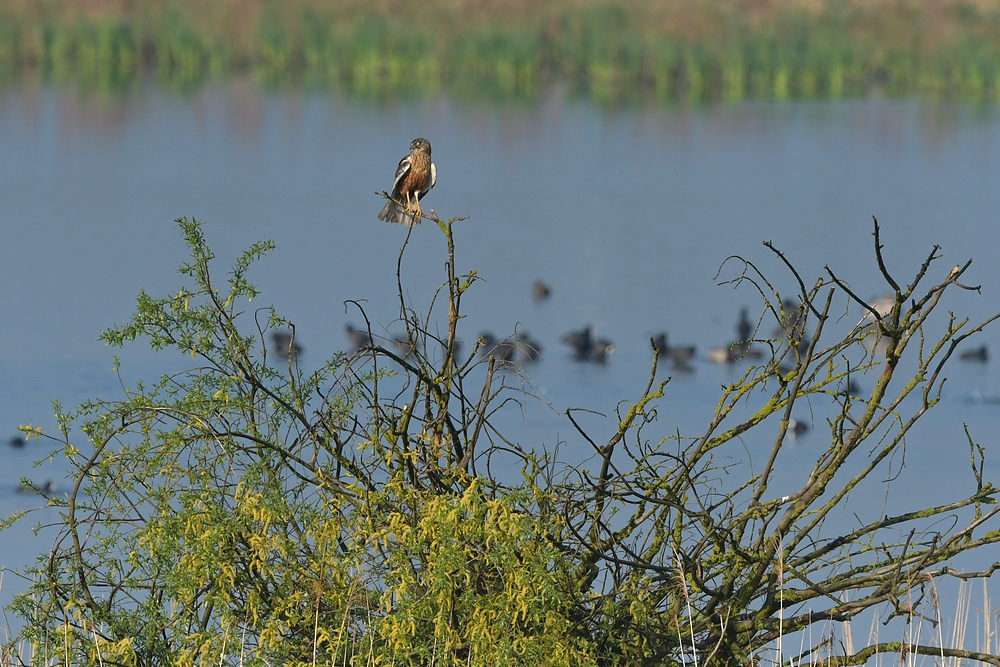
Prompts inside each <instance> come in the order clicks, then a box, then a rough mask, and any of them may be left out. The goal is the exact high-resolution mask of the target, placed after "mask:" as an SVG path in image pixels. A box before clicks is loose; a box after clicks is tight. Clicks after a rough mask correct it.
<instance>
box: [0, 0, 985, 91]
mask: <svg viewBox="0 0 1000 667" xmlns="http://www.w3.org/2000/svg"><path fill="white" fill-rule="evenodd" d="M106 4H107V6H106V7H104V6H103V5H102V3H101V2H93V3H88V4H87V5H86V6H87V7H90V8H91V9H90V10H89V11H83V10H82V9H80V8H79V7H77V9H76V10H74V9H73V8H72V7H73V6H75V5H76V3H73V4H72V5H69V3H41V4H32V3H28V2H12V3H9V4H8V5H7V6H6V7H5V8H4V9H3V10H2V11H0V75H3V76H5V77H8V78H9V77H12V76H17V75H18V74H19V73H20V72H23V71H24V70H25V69H29V68H30V69H37V70H40V71H41V73H42V76H43V77H44V78H45V79H46V80H48V81H55V82H60V81H65V80H66V79H68V78H69V77H70V76H73V77H78V78H80V79H81V80H83V81H84V82H86V83H89V84H92V85H97V86H101V87H106V88H109V89H115V88H116V87H122V86H124V85H127V83H128V82H129V81H130V80H132V79H134V78H136V77H137V76H139V75H141V74H143V73H146V72H153V73H155V76H156V77H157V78H158V79H159V80H160V81H161V82H163V83H165V84H167V85H172V86H178V87H186V86H190V85H193V84H197V83H198V82H201V81H204V80H205V79H208V78H210V77H219V76H227V75H230V74H233V73H237V72H246V71H252V72H254V73H257V74H259V75H260V77H261V78H262V79H263V80H265V81H270V82H274V83H275V84H282V83H287V82H305V83H307V84H309V85H316V86H322V87H337V88H343V89H347V90H354V91H358V92H371V93H379V94H381V93H389V94H394V93H405V92H407V91H412V90H418V89H419V90H423V89H426V88H431V89H437V88H441V87H449V88H451V87H457V88H462V87H465V88H468V87H470V86H471V87H472V88H478V89H489V90H491V91H492V92H494V93H495V94H499V95H501V96H519V95H532V94H534V92H535V91H536V90H537V89H538V86H539V85H540V83H543V82H544V81H545V80H547V79H549V78H552V77H559V78H563V79H567V80H569V81H570V82H572V83H573V84H575V85H577V86H578V87H579V88H580V89H581V90H584V91H586V92H587V93H588V94H590V95H592V96H594V97H595V98H598V99H603V100H609V101H613V100H616V99H620V98H622V97H624V96H628V95H634V94H652V95H655V96H658V97H671V98H687V99H694V100H700V99H706V98H720V99H741V98H746V97H754V98H777V99H783V98H790V97H805V98H810V97H821V98H838V97H842V96H849V95H859V94H864V93H866V92H868V91H870V90H871V89H872V88H874V87H877V88H880V89H883V90H885V91H886V92H889V93H891V94H904V93H920V94H927V95H935V96H942V95H955V96H963V97H969V98H989V97H994V96H996V95H997V94H998V93H1000V68H998V65H997V63H998V62H1000V2H995V1H989V2H987V1H981V2H978V3H976V4H970V3H966V2H959V1H958V0H949V1H947V2H942V3H927V4H926V5H910V4H908V3H905V2H904V1H903V0H896V2H885V3H878V5H877V7H869V6H868V5H867V4H865V3H856V4H850V3H843V2H832V1H830V2H824V3H820V4H819V5H818V8H815V9H811V10H806V9H802V8H800V7H798V6H797V5H796V3H792V2H791V1H790V0H774V1H772V2H771V3H765V4H764V5H762V6H763V7H764V8H765V10H766V11H765V10H761V9H760V8H759V7H755V6H754V5H747V7H745V8H743V9H741V8H740V3H732V4H730V3H726V4H725V5H723V3H719V4H718V5H715V4H711V3H699V2H695V0H680V1H678V2H673V3H662V4H666V5H667V6H661V3H652V2H650V3H630V4H624V3H623V4H615V3H606V4H599V3H594V2H585V1H584V0H561V1H557V2H554V3H538V4H537V5H536V4H529V3H518V2H514V3H500V2H495V3H486V4H485V5H483V6H479V7H478V8H468V7H464V8H463V7H461V6H456V5H454V4H448V3H443V2H440V3H435V2H427V3H393V4H387V5H381V6H380V8H378V9H368V8H367V7H366V6H365V5H363V4H361V3H360V2H354V1H353V0H345V1H343V2H337V3H331V2H322V1H321V0H289V1H287V2H282V3H276V2H268V1H266V0H245V1H243V2H238V1H237V0H220V1H219V2H215V3H196V2H193V0H165V1H164V2H160V3H136V4H134V5H121V6H118V5H112V4H110V3H106ZM67 5H69V6H67ZM95 7H96V9H95Z"/></svg>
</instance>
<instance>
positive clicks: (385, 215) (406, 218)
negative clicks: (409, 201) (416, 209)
mask: <svg viewBox="0 0 1000 667" xmlns="http://www.w3.org/2000/svg"><path fill="white" fill-rule="evenodd" d="M378 219H379V220H384V221H385V222H394V223H396V224H397V225H406V226H407V227H412V226H414V225H419V224H420V218H418V217H417V216H416V215H415V214H414V213H410V212H409V211H407V210H406V207H404V206H400V205H399V204H397V203H396V202H394V201H393V200H391V199H390V200H389V201H387V202H386V203H385V206H383V207H382V211H381V212H380V213H379V214H378Z"/></svg>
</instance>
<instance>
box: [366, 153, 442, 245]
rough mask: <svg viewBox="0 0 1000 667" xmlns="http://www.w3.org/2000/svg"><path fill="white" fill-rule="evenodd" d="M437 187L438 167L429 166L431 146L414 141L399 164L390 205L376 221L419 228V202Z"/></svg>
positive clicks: (386, 204)
mask: <svg viewBox="0 0 1000 667" xmlns="http://www.w3.org/2000/svg"><path fill="white" fill-rule="evenodd" d="M435 183H437V167H436V166H435V165H434V163H433V162H431V142H429V141H427V140H426V139H414V140H413V141H412V142H411V143H410V154H409V155H407V156H406V157H404V158H403V159H402V160H400V161H399V166H398V167H396V179H395V180H394V181H393V182H392V194H391V195H389V201H387V202H386V203H385V206H383V207H382V211H381V212H380V213H379V214H378V219H379V220H385V221H386V222H395V223H397V224H400V225H407V226H413V225H419V224H420V216H422V215H423V214H424V212H423V211H422V210H421V209H420V200H421V199H422V198H423V196H424V195H425V194H427V193H428V192H430V190H431V188H433V187H434V184H435Z"/></svg>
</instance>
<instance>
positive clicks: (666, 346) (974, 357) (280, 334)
mask: <svg viewBox="0 0 1000 667" xmlns="http://www.w3.org/2000/svg"><path fill="white" fill-rule="evenodd" d="M532 294H533V296H534V298H535V300H536V301H539V302H541V301H544V300H546V299H548V298H549V296H550V295H551V294H552V289H551V288H550V287H549V286H548V285H546V284H545V283H544V282H542V281H540V280H539V281H536V282H535V284H534V286H533V287H532ZM782 309H783V312H784V320H783V322H782V324H781V325H780V326H778V327H776V328H775V331H774V335H775V336H776V337H778V338H787V339H791V340H797V341H800V342H799V345H800V347H802V348H805V347H806V346H807V345H808V337H807V336H806V335H805V331H804V319H805V318H804V317H803V314H804V308H803V307H802V305H801V304H799V303H797V302H795V301H793V300H786V301H784V302H783V303H782ZM345 333H346V337H347V343H348V345H347V347H348V352H350V353H358V352H363V351H365V350H370V349H373V348H375V347H378V346H379V345H380V344H381V341H380V340H379V339H378V337H376V339H374V340H373V338H372V335H371V333H370V332H369V331H368V330H366V329H359V328H357V327H355V326H353V325H351V324H348V325H346V327H345ZM735 333H736V337H735V338H734V339H733V341H732V342H731V343H729V344H728V345H723V346H719V347H714V348H711V349H710V350H708V351H707V353H706V354H705V359H706V360H708V361H710V362H714V363H718V364H727V363H735V362H741V361H754V360H759V359H761V358H762V357H763V356H764V354H763V352H761V351H760V350H759V349H756V348H755V347H754V346H753V336H754V333H755V327H754V324H753V322H751V320H750V317H749V315H748V311H747V309H746V308H742V309H741V310H740V313H739V318H738V320H737V322H736V327H735ZM385 342H391V345H392V348H393V349H395V353H396V354H398V356H399V357H400V358H404V359H405V358H407V357H409V356H410V355H411V354H412V353H413V351H414V347H415V346H414V343H413V342H412V341H411V340H410V339H409V338H408V337H407V336H406V335H395V336H391V337H390V338H388V339H386V341H385ZM560 342H561V343H562V344H563V345H564V346H566V347H567V348H568V350H569V352H570V358H571V359H573V360H574V361H579V362H591V363H596V364H606V363H608V361H609V360H610V358H611V355H612V353H614V351H615V345H614V343H613V342H612V341H611V340H609V339H607V338H603V337H600V336H596V335H595V334H594V329H593V327H592V326H590V325H587V326H585V327H583V328H582V329H579V330H576V331H570V332H568V333H566V334H565V335H563V336H562V338H561V339H560ZM650 343H651V345H652V347H653V348H655V350H656V351H657V353H658V355H659V359H660V361H661V363H664V362H665V363H668V364H669V365H670V366H671V368H673V369H674V370H677V371H682V372H688V371H692V370H694V366H693V365H692V362H693V361H694V360H695V358H696V353H697V348H696V346H694V345H674V344H672V343H671V341H670V337H669V335H668V334H667V332H665V331H663V332H660V333H657V334H656V335H654V336H653V337H652V338H651V340H650ZM271 345H272V351H273V352H274V354H276V355H277V356H278V357H279V358H280V359H282V360H284V361H288V360H290V359H291V360H294V359H295V358H296V357H297V356H298V355H299V354H301V353H302V346H301V345H300V344H299V343H298V341H297V340H295V338H293V336H292V334H291V333H290V332H287V331H274V332H272V333H271ZM477 345H478V351H479V354H481V355H482V356H483V357H493V359H495V360H496V362H497V363H499V364H506V365H515V364H525V363H529V364H530V363H534V362H536V361H538V360H540V359H541V355H542V344H541V343H539V342H538V341H537V340H535V339H534V338H532V337H531V335H530V334H529V333H528V332H527V331H523V330H522V331H520V332H518V333H517V334H516V335H513V336H509V337H507V338H502V339H500V338H497V337H496V336H494V335H493V334H492V333H490V332H483V333H482V334H481V335H480V336H479V338H478V341H477ZM456 346H458V347H460V346H461V342H458V343H456ZM457 352H458V350H456V353H457ZM960 359H962V360H963V361H971V362H985V361H987V360H988V359H989V352H988V349H987V347H986V345H982V346H980V347H977V348H975V349H972V350H967V351H965V352H963V353H961V355H960Z"/></svg>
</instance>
